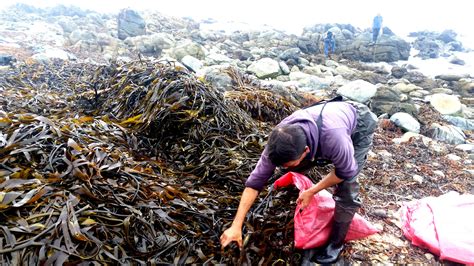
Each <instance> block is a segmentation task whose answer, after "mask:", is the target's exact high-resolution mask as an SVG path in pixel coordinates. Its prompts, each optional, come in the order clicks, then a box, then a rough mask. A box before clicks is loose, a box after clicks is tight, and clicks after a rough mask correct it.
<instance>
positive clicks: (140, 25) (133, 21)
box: [117, 9, 146, 40]
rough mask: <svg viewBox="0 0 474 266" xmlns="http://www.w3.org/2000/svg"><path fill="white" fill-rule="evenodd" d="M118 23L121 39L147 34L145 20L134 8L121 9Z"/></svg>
mask: <svg viewBox="0 0 474 266" xmlns="http://www.w3.org/2000/svg"><path fill="white" fill-rule="evenodd" d="M117 23H118V38H119V39H120V40H125V39H126V38H128V37H135V36H139V35H144V34H146V29H145V20H144V19H143V18H142V17H141V16H140V15H139V14H138V13H137V12H136V11H134V10H132V9H123V10H121V11H120V13H119V15H118V18H117Z"/></svg>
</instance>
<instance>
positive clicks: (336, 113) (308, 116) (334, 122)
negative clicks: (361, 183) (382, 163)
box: [245, 102, 358, 191]
mask: <svg viewBox="0 0 474 266" xmlns="http://www.w3.org/2000/svg"><path fill="white" fill-rule="evenodd" d="M322 107H323V105H322V104H320V105H316V106H313V107H310V108H307V109H303V110H298V111H296V112H294V113H293V114H291V115H290V116H288V117H287V118H285V119H284V120H282V121H281V122H280V124H278V125H277V127H278V126H282V125H288V124H297V125H299V126H301V128H303V131H304V132H305V134H306V141H307V145H308V147H309V149H310V158H311V159H312V160H314V159H315V158H316V152H317V147H318V142H319V140H321V144H320V146H319V147H320V149H321V150H320V151H319V152H318V158H322V159H327V160H330V161H331V162H332V163H333V164H334V167H335V170H336V175H337V177H339V178H341V179H345V180H348V179H351V178H353V177H354V176H355V175H356V174H357V170H358V169H357V168H358V166H357V162H356V160H355V158H354V146H353V145H352V139H351V134H352V132H353V131H354V129H355V127H356V124H357V112H356V110H355V108H354V107H353V106H352V105H350V104H349V103H345V102H329V103H327V104H326V107H325V108H324V111H323V114H322V115H323V122H322V129H321V131H322V132H321V133H320V132H318V126H317V125H316V121H317V120H318V117H319V114H320V113H321V108H322ZM320 134H321V136H319V135H320ZM275 168H276V165H274V164H273V163H272V162H271V161H270V159H269V158H268V154H267V149H266V148H265V149H264V151H263V153H262V155H261V156H260V159H259V161H258V163H257V166H256V167H255V169H254V170H253V171H252V173H251V174H250V176H249V178H248V179H247V182H246V183H245V186H246V187H251V188H254V189H256V190H259V191H260V190H262V189H263V187H264V186H265V184H266V183H267V181H268V179H269V178H270V177H271V176H272V174H273V171H275Z"/></svg>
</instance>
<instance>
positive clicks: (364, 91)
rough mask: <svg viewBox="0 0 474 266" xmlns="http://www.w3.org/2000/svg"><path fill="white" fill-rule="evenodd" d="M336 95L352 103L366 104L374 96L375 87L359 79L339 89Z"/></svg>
mask: <svg viewBox="0 0 474 266" xmlns="http://www.w3.org/2000/svg"><path fill="white" fill-rule="evenodd" d="M337 93H338V94H339V95H342V96H344V97H347V98H349V99H351V100H353V101H356V102H360V103H366V102H367V101H369V100H370V99H371V98H372V97H373V96H375V94H376V93H377V87H376V86H375V85H373V84H372V83H369V82H367V81H365V80H360V79H359V80H355V81H351V82H349V83H347V84H346V85H344V86H342V87H340V88H339V89H338V90H337Z"/></svg>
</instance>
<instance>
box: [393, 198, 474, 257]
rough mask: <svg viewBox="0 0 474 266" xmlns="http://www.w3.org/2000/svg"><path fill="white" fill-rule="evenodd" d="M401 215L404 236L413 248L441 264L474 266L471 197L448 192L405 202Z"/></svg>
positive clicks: (473, 217)
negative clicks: (451, 262) (428, 251)
mask: <svg viewBox="0 0 474 266" xmlns="http://www.w3.org/2000/svg"><path fill="white" fill-rule="evenodd" d="M400 211H401V219H402V231H403V234H404V235H405V236H406V237H407V238H408V239H410V240H411V241H412V243H413V245H416V246H420V247H423V248H427V249H429V250H430V251H431V252H432V253H433V254H436V255H438V256H439V257H440V259H441V260H451V261H455V262H459V263H464V264H468V265H474V222H473V221H474V195H459V194H458V193H456V192H450V193H447V194H444V195H442V196H439V197H427V198H423V199H420V200H414V201H411V202H407V203H405V204H404V206H402V207H401V210H400Z"/></svg>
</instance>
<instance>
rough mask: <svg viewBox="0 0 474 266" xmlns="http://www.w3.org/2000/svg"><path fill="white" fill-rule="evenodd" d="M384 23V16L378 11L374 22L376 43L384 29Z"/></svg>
mask: <svg viewBox="0 0 474 266" xmlns="http://www.w3.org/2000/svg"><path fill="white" fill-rule="evenodd" d="M382 23H383V18H382V16H381V15H380V13H377V16H375V17H374V22H373V23H372V41H373V43H374V44H375V43H376V42H377V38H378V37H379V34H380V33H381V31H383V30H382Z"/></svg>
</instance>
